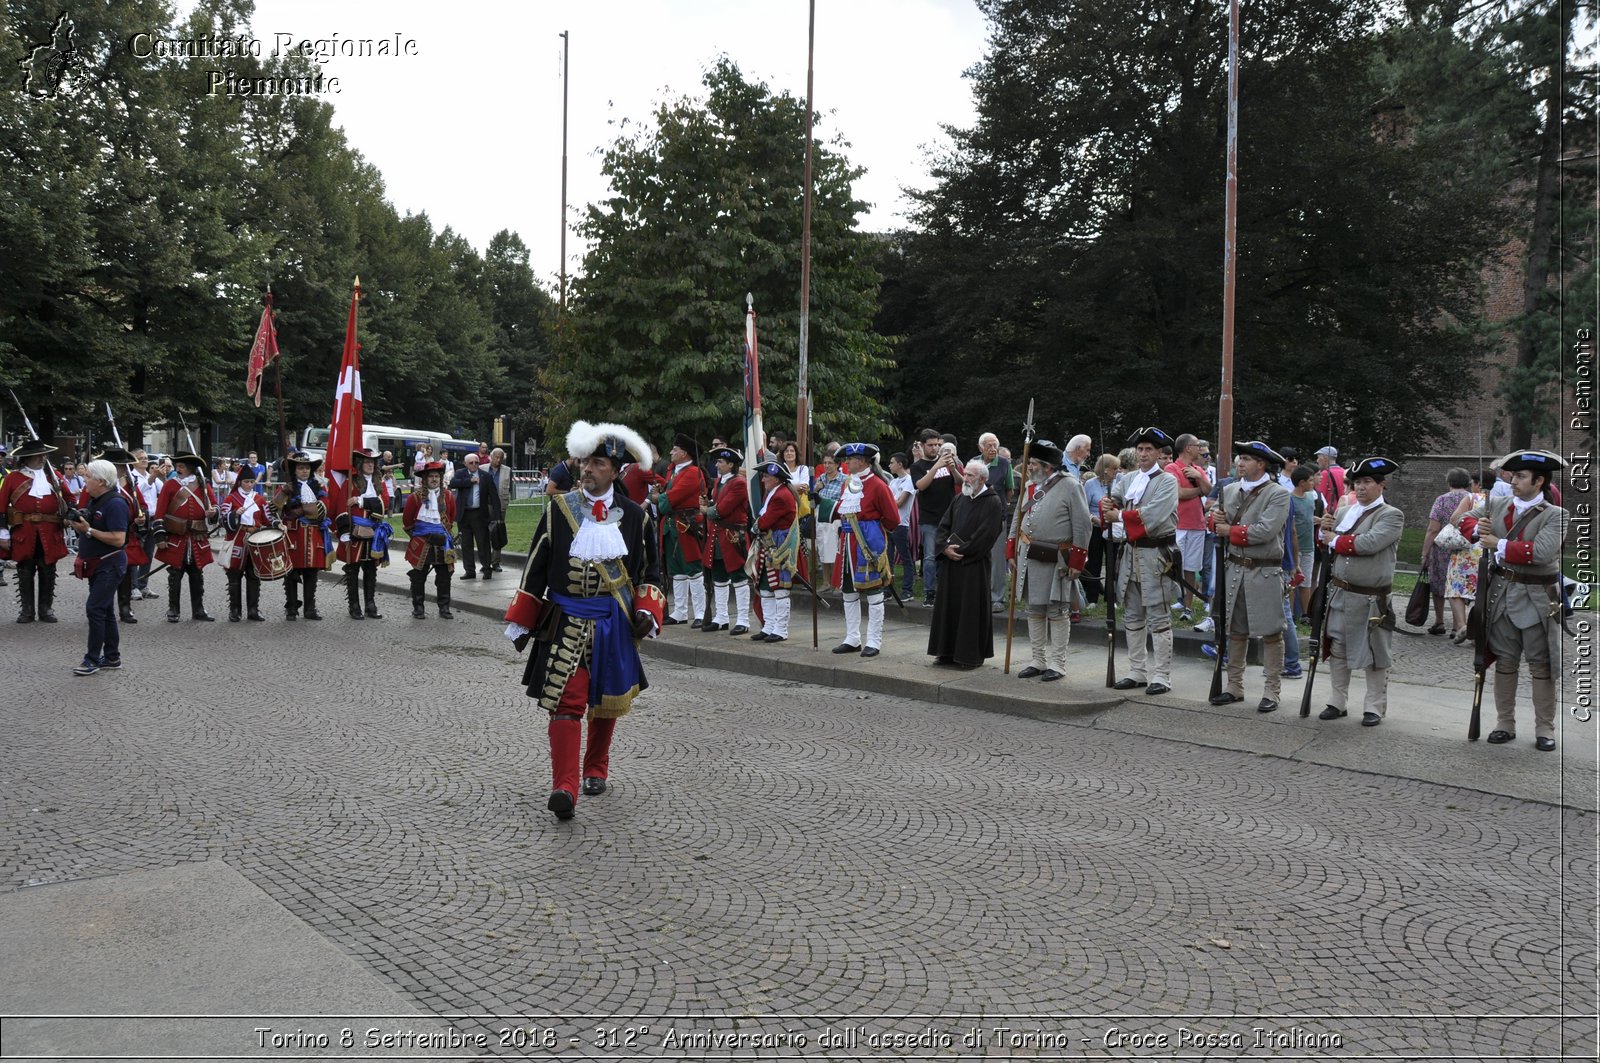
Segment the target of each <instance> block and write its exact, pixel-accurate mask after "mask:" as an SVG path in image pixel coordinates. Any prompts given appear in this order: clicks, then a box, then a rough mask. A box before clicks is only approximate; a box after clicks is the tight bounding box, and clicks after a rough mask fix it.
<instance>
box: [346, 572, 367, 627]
mask: <svg viewBox="0 0 1600 1063" xmlns="http://www.w3.org/2000/svg"><path fill="white" fill-rule="evenodd" d="M344 597H345V601H346V602H347V603H349V606H350V619H351V620H365V619H366V614H364V613H363V612H362V611H361V569H360V567H359V566H356V565H346V566H344Z"/></svg>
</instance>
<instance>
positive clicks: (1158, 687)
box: [1144, 683, 1172, 694]
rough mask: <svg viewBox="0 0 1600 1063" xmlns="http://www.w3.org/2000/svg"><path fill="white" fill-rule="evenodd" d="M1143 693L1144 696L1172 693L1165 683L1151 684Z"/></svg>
mask: <svg viewBox="0 0 1600 1063" xmlns="http://www.w3.org/2000/svg"><path fill="white" fill-rule="evenodd" d="M1144 692H1145V693H1146V694H1170V693H1172V688H1171V687H1169V686H1167V684H1165V683H1151V684H1150V685H1149V686H1147V687H1145V688H1144Z"/></svg>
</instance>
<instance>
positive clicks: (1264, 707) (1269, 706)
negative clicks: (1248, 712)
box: [1240, 698, 1278, 712]
mask: <svg viewBox="0 0 1600 1063" xmlns="http://www.w3.org/2000/svg"><path fill="white" fill-rule="evenodd" d="M1240 700H1241V701H1242V700H1243V699H1242V698H1241V699H1240ZM1256 711H1257V712H1277V711H1278V703H1277V701H1276V700H1275V699H1273V698H1262V699H1261V702H1260V704H1258V705H1257V706H1256Z"/></svg>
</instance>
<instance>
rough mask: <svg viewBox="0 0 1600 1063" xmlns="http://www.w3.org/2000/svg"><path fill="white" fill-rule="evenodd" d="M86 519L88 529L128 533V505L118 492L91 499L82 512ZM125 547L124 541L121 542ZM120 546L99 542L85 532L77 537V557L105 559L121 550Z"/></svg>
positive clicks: (109, 492)
mask: <svg viewBox="0 0 1600 1063" xmlns="http://www.w3.org/2000/svg"><path fill="white" fill-rule="evenodd" d="M84 515H85V517H87V518H88V521H89V527H90V528H91V529H98V530H100V531H103V532H122V533H123V534H124V535H126V534H127V531H128V503H127V501H126V500H125V499H124V498H123V497H122V492H120V491H107V492H106V493H105V494H103V495H101V496H100V497H99V498H91V499H90V500H89V507H88V508H87V509H85V510H84ZM123 542H124V545H126V542H127V541H126V540H124V541H123ZM121 549H122V547H121V546H112V545H111V544H110V543H106V542H101V541H100V540H99V539H96V538H95V537H94V536H92V535H90V534H88V532H85V533H84V534H82V535H80V536H78V556H79V557H105V556H106V555H107V554H114V553H116V552H117V551H118V550H121Z"/></svg>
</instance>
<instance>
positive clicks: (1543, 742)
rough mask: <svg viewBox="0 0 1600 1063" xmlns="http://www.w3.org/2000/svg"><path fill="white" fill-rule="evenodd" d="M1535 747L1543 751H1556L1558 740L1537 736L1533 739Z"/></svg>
mask: <svg viewBox="0 0 1600 1063" xmlns="http://www.w3.org/2000/svg"><path fill="white" fill-rule="evenodd" d="M1533 748H1534V749H1537V750H1538V751H1539V752H1541V753H1554V752H1555V751H1556V740H1555V739H1554V738H1535V739H1534V740H1533Z"/></svg>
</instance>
